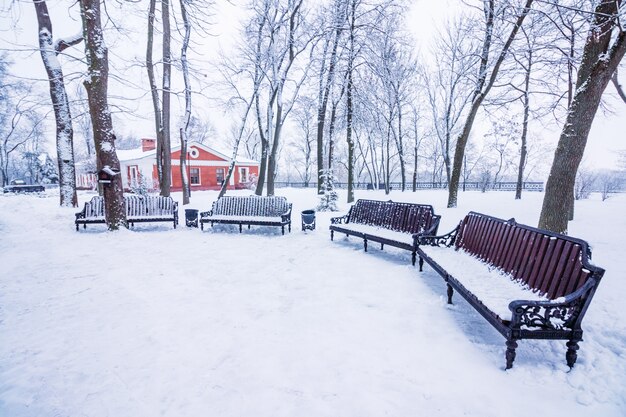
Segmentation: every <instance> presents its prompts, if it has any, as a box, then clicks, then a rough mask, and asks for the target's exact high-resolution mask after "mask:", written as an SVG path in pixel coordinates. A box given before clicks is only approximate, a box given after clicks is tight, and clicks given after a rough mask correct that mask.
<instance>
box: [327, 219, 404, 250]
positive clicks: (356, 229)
mask: <svg viewBox="0 0 626 417" xmlns="http://www.w3.org/2000/svg"><path fill="white" fill-rule="evenodd" d="M335 230H336V231H338V232H341V231H344V230H346V231H350V232H353V233H352V234H353V235H357V236H363V235H368V236H379V237H381V238H385V239H389V240H394V241H396V242H402V243H406V244H407V245H412V244H413V234H412V233H405V232H397V231H395V230H389V229H385V228H383V227H378V226H370V225H367V224H358V223H347V224H342V225H341V226H340V227H338V228H336V229H335Z"/></svg>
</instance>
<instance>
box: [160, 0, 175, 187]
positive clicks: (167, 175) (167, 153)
mask: <svg viewBox="0 0 626 417" xmlns="http://www.w3.org/2000/svg"><path fill="white" fill-rule="evenodd" d="M161 19H162V20H163V92H162V101H163V109H162V110H163V115H162V117H161V120H162V122H163V136H162V137H161V143H158V142H157V153H158V154H160V155H161V164H162V166H163V168H162V169H163V178H161V182H160V186H161V195H162V196H164V197H168V196H169V195H170V188H171V186H172V175H171V174H172V146H171V138H170V113H171V84H172V49H171V42H172V35H171V29H170V1H169V0H161Z"/></svg>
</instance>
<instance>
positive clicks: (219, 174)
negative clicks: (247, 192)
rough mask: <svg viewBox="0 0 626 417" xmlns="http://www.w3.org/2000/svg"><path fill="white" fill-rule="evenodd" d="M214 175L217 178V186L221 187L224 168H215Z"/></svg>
mask: <svg viewBox="0 0 626 417" xmlns="http://www.w3.org/2000/svg"><path fill="white" fill-rule="evenodd" d="M215 175H216V177H217V185H222V183H223V182H224V168H217V169H216V170H215Z"/></svg>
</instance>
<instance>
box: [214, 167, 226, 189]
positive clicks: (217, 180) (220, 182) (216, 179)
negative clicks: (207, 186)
mask: <svg viewBox="0 0 626 417" xmlns="http://www.w3.org/2000/svg"><path fill="white" fill-rule="evenodd" d="M220 169H221V170H222V181H219V177H218V175H217V172H218V171H219V170H220ZM224 181H226V168H223V167H218V168H215V182H216V183H217V185H219V186H220V187H221V186H222V183H223V182H224Z"/></svg>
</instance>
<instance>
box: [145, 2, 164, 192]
mask: <svg viewBox="0 0 626 417" xmlns="http://www.w3.org/2000/svg"><path fill="white" fill-rule="evenodd" d="M155 10H156V0H150V8H149V10H148V42H147V48H146V69H147V70H148V82H149V83H150V94H151V96H152V108H153V111H154V126H155V133H156V143H157V152H156V167H157V181H158V182H159V188H160V187H161V183H162V182H163V161H162V159H161V154H162V153H161V146H162V144H163V121H162V119H161V102H160V100H159V91H158V88H157V84H156V77H155V75H154V62H153V59H152V49H153V45H154V19H155V14H156V12H155ZM144 175H150V178H152V172H150V173H144Z"/></svg>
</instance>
